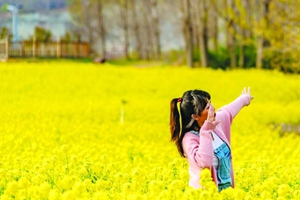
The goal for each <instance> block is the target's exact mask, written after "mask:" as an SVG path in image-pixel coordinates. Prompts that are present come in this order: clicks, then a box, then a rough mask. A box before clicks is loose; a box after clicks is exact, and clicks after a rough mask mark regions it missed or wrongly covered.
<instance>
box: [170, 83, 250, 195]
mask: <svg viewBox="0 0 300 200" xmlns="http://www.w3.org/2000/svg"><path fill="white" fill-rule="evenodd" d="M252 99H253V97H252V96H251V94H250V88H248V89H246V88H244V89H243V90H242V94H241V95H240V96H239V97H238V98H236V99H235V100H234V101H233V102H231V103H230V104H228V105H225V106H223V107H222V108H220V109H219V110H218V111H217V112H216V113H215V109H214V107H213V105H212V104H211V101H210V94H209V93H207V92H205V91H202V90H189V91H186V92H185V93H184V94H183V96H182V97H181V98H175V99H173V100H172V101H171V114H170V129H171V140H172V141H174V143H175V145H176V146H177V149H178V152H179V154H180V155H181V156H182V157H184V158H186V159H187V161H188V163H189V174H190V180H189V186H192V187H194V188H196V189H197V188H199V187H200V184H199V180H200V171H201V170H202V169H204V168H208V169H210V171H211V176H212V179H213V181H214V182H215V183H216V186H217V187H218V189H219V191H221V190H223V189H225V188H228V187H234V176H233V170H232V154H231V147H230V125H231V123H232V120H233V118H234V117H235V116H236V115H237V114H238V112H239V111H240V110H241V109H242V108H243V107H244V106H248V105H249V104H250V101H251V100H252Z"/></svg>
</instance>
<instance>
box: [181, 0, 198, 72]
mask: <svg viewBox="0 0 300 200" xmlns="http://www.w3.org/2000/svg"><path fill="white" fill-rule="evenodd" d="M179 1H180V3H181V4H180V7H181V13H182V18H181V20H182V32H183V36H184V41H185V50H186V57H187V65H188V66H189V67H193V66H194V62H193V48H194V42H193V26H192V20H191V2H190V0H179Z"/></svg>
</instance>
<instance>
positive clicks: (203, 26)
mask: <svg viewBox="0 0 300 200" xmlns="http://www.w3.org/2000/svg"><path fill="white" fill-rule="evenodd" d="M199 6H200V10H199V12H200V13H202V14H200V19H199V27H200V58H201V66H203V67H207V51H208V33H207V31H208V28H207V17H208V12H207V1H206V0H201V1H200V2H199Z"/></svg>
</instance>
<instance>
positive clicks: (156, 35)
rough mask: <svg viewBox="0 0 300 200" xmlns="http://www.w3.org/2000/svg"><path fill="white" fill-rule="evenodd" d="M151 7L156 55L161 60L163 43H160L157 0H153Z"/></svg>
mask: <svg viewBox="0 0 300 200" xmlns="http://www.w3.org/2000/svg"><path fill="white" fill-rule="evenodd" d="M151 5H152V6H151V8H152V9H151V10H152V22H153V31H154V41H155V54H156V58H158V59H160V57H161V43H160V30H159V17H158V12H157V0H152V1H151Z"/></svg>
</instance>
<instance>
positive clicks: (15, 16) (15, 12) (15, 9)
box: [6, 5, 19, 42]
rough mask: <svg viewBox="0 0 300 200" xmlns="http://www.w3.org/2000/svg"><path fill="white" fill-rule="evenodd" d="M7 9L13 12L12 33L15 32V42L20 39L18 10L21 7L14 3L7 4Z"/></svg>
mask: <svg viewBox="0 0 300 200" xmlns="http://www.w3.org/2000/svg"><path fill="white" fill-rule="evenodd" d="M6 8H7V10H9V11H11V13H12V34H13V42H18V41H19V35H18V12H19V9H18V7H17V6H14V5H7V7H6Z"/></svg>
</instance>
